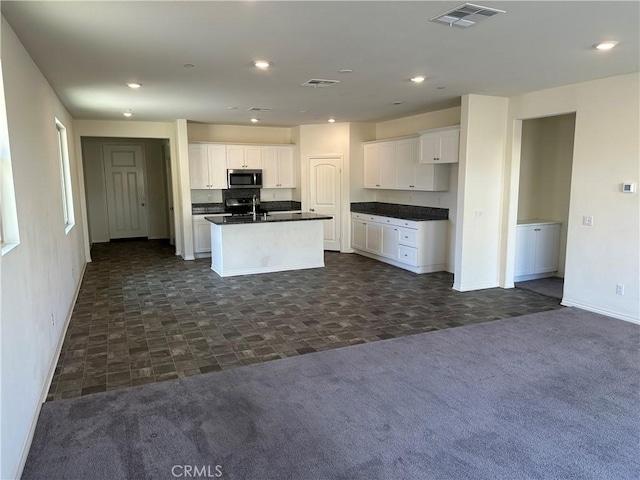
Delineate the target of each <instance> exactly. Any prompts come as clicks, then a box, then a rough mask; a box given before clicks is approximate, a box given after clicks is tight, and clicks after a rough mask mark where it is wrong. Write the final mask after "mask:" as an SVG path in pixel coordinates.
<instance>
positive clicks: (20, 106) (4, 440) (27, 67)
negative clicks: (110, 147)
mask: <svg viewBox="0 0 640 480" xmlns="http://www.w3.org/2000/svg"><path fill="white" fill-rule="evenodd" d="M1 43H2V64H3V74H4V86H5V96H6V106H7V119H8V124H9V141H10V145H11V156H12V162H13V175H14V184H15V193H16V203H17V210H18V221H19V229H20V244H19V245H18V246H17V247H16V248H14V249H13V250H11V251H10V252H9V253H7V254H6V255H5V256H4V257H2V263H1V269H2V272H1V276H2V278H3V282H2V286H1V288H2V291H1V298H2V302H1V324H0V326H1V328H0V330H1V332H2V340H1V342H2V344H1V347H0V352H1V353H0V358H1V362H0V363H1V365H2V366H1V375H0V390H1V393H0V399H1V404H2V407H1V417H2V422H1V427H0V429H1V431H0V439H1V444H2V445H1V452H0V463H1V465H0V477H1V478H16V477H18V476H19V474H20V471H21V469H22V467H23V465H24V464H23V462H24V460H26V454H27V452H28V448H29V445H30V442H31V436H32V434H33V428H34V427H35V422H36V420H37V416H38V413H39V411H40V406H41V403H42V402H43V401H44V398H45V397H46V393H47V389H48V387H49V383H50V380H51V377H52V375H53V371H54V368H55V364H56V361H57V356H58V352H59V348H60V347H61V345H62V340H63V337H64V332H65V329H66V322H67V320H68V319H69V317H70V313H71V309H72V307H73V304H74V301H75V296H76V292H77V288H78V286H79V284H80V281H81V275H82V272H83V270H84V266H85V252H84V241H83V229H84V225H83V219H82V215H80V198H81V194H80V192H79V174H78V168H79V166H78V155H77V150H76V145H75V144H74V142H73V138H74V123H73V119H72V118H71V116H70V115H69V113H68V112H67V111H66V110H65V108H64V107H63V106H62V104H61V103H60V101H59V100H58V98H57V97H56V95H55V93H54V92H53V90H52V88H51V87H50V86H49V84H48V83H47V81H46V80H45V78H44V77H43V75H42V74H41V72H40V71H39V70H38V68H37V67H36V65H35V64H34V63H33V61H32V60H31V58H30V56H29V54H28V53H27V52H26V50H25V49H24V47H23V46H22V44H21V43H20V41H19V40H18V38H17V37H16V36H15V34H14V32H13V30H12V29H11V28H10V26H9V25H8V24H7V23H6V21H5V19H4V18H3V19H2V39H1ZM55 117H57V118H58V119H60V120H61V121H62V123H63V124H64V125H65V126H66V128H67V134H68V139H69V156H70V167H71V168H70V170H71V176H72V189H73V199H74V202H73V204H74V210H75V212H76V215H75V217H76V224H75V226H74V227H73V229H71V231H70V232H69V233H68V234H65V226H64V220H63V215H62V190H61V182H60V170H59V163H58V153H57V152H58V146H57V138H56V128H55V123H54V118H55ZM52 316H53V319H54V323H55V324H54V325H52V320H51V318H52Z"/></svg>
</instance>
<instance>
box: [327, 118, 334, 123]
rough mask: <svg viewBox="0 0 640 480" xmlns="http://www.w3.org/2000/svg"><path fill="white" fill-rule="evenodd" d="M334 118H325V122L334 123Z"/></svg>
mask: <svg viewBox="0 0 640 480" xmlns="http://www.w3.org/2000/svg"><path fill="white" fill-rule="evenodd" d="M335 121H336V119H335V118H330V119H329V120H327V122H329V123H335Z"/></svg>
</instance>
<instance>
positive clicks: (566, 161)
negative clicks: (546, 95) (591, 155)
mask: <svg viewBox="0 0 640 480" xmlns="http://www.w3.org/2000/svg"><path fill="white" fill-rule="evenodd" d="M574 133H575V115H574V114H570V115H557V116H553V117H544V118H536V119H531V120H525V121H524V122H523V123H522V149H521V155H520V184H519V193H518V221H520V220H529V219H542V220H556V221H560V222H562V226H561V228H560V250H559V258H558V273H557V276H559V277H564V264H565V252H566V246H567V222H568V220H569V193H570V192H571V165H572V163H573V137H574Z"/></svg>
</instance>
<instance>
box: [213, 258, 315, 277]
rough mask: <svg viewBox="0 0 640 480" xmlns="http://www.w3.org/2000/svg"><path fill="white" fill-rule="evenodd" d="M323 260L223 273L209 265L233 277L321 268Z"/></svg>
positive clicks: (218, 272)
mask: <svg viewBox="0 0 640 480" xmlns="http://www.w3.org/2000/svg"><path fill="white" fill-rule="evenodd" d="M323 267H324V260H323V261H322V262H310V263H297V264H291V265H277V266H271V267H256V268H241V269H238V270H229V269H225V271H224V275H223V274H222V273H221V272H220V271H218V269H216V268H214V267H213V266H211V270H213V271H214V272H216V273H217V274H218V275H220V276H221V277H225V278H226V277H235V276H237V275H253V274H256V273H273V272H284V271H289V270H305V269H307V268H323Z"/></svg>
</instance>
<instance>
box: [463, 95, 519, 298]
mask: <svg viewBox="0 0 640 480" xmlns="http://www.w3.org/2000/svg"><path fill="white" fill-rule="evenodd" d="M508 106H509V100H508V99H507V98H501V97H489V96H484V95H465V96H464V97H462V117H461V121H460V164H459V173H458V175H459V180H458V189H459V190H458V205H457V210H458V212H457V219H458V228H457V232H456V261H455V276H454V284H453V288H454V289H456V290H460V291H466V290H477V289H482V288H491V287H497V286H498V282H499V267H500V254H501V222H502V202H503V195H502V183H503V179H504V164H505V145H506V135H507V113H508Z"/></svg>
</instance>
